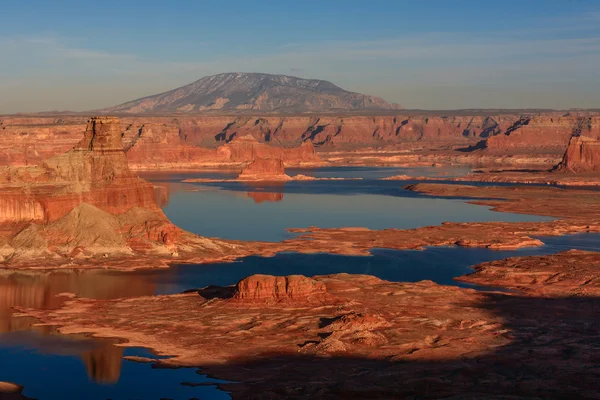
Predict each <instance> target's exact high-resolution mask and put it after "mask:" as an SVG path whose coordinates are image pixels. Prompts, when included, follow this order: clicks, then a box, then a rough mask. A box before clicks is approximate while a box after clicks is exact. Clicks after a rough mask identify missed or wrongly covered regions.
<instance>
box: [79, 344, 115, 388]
mask: <svg viewBox="0 0 600 400" xmlns="http://www.w3.org/2000/svg"><path fill="white" fill-rule="evenodd" d="M81 358H82V359H83V362H84V363H85V366H86V369H87V372H88V376H89V377H90V379H92V380H93V381H94V382H97V383H104V384H109V383H117V382H118V381H119V377H120V376H121V363H122V360H123V348H121V347H117V346H113V345H110V344H109V345H106V346H103V347H99V348H97V349H94V350H91V351H88V352H86V353H84V354H82V355H81Z"/></svg>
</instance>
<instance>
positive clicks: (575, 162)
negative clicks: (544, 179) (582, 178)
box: [554, 136, 600, 172]
mask: <svg viewBox="0 0 600 400" xmlns="http://www.w3.org/2000/svg"><path fill="white" fill-rule="evenodd" d="M554 171H557V172H598V171H600V140H596V139H592V138H589V137H586V136H573V137H572V138H571V140H570V141H569V145H568V146H567V150H566V151H565V154H564V156H563V159H562V161H561V162H560V163H559V164H558V165H557V166H556V167H554Z"/></svg>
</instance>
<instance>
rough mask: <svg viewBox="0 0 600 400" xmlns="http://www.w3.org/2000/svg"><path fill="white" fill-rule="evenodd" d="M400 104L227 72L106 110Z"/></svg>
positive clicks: (307, 82)
mask: <svg viewBox="0 0 600 400" xmlns="http://www.w3.org/2000/svg"><path fill="white" fill-rule="evenodd" d="M399 108H401V107H399V106H398V105H392V104H389V103H388V102H386V101H385V100H383V99H380V98H378V97H373V96H365V95H363V94H360V93H353V92H348V91H346V90H344V89H342V88H340V87H338V86H336V85H334V84H333V83H331V82H327V81H322V80H316V79H302V78H296V77H294V76H286V75H269V74H257V73H225V74H219V75H213V76H207V77H204V78H202V79H200V80H198V81H196V82H194V83H191V84H189V85H186V86H182V87H180V88H177V89H174V90H171V91H168V92H165V93H160V94H157V95H154V96H148V97H144V98H141V99H138V100H134V101H130V102H127V103H124V104H121V105H118V106H115V107H110V108H107V109H105V110H101V111H106V112H110V113H115V112H118V113H134V114H139V113H156V112H163V113H164V112H178V113H193V112H202V111H212V110H217V111H226V112H227V111H230V112H231V111H248V110H250V111H252V110H260V111H267V112H268V111H276V112H299V113H302V112H308V111H318V112H323V111H333V110H336V111H339V110H344V111H355V110H389V109H399Z"/></svg>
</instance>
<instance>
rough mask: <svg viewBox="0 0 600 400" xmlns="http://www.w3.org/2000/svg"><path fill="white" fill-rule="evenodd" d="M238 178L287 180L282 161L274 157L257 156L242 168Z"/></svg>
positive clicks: (288, 178)
mask: <svg viewBox="0 0 600 400" xmlns="http://www.w3.org/2000/svg"><path fill="white" fill-rule="evenodd" d="M238 179H239V180H248V181H287V180H290V179H291V178H290V177H289V176H288V175H286V173H285V168H284V166H283V161H282V160H280V159H276V158H257V159H255V160H254V161H252V162H250V163H249V164H248V165H246V166H245V167H244V169H242V172H241V173H240V175H239V176H238Z"/></svg>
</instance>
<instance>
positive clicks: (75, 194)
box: [0, 117, 158, 223]
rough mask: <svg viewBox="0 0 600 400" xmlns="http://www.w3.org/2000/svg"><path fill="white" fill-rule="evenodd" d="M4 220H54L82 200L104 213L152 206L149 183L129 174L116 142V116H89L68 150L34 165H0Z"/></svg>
mask: <svg viewBox="0 0 600 400" xmlns="http://www.w3.org/2000/svg"><path fill="white" fill-rule="evenodd" d="M0 185H1V187H2V189H3V190H2V193H1V194H0V206H2V209H1V211H2V212H1V213H0V214H1V215H2V220H3V221H4V222H21V221H37V222H42V223H47V222H52V221H56V220H57V219H59V218H61V217H62V216H64V215H65V214H67V213H68V212H69V211H71V210H72V209H73V208H75V207H76V206H77V205H79V204H81V203H88V204H91V205H94V206H96V207H98V208H100V209H102V210H104V211H106V212H109V213H114V214H118V213H123V212H126V211H128V210H129V209H131V208H132V207H143V208H147V209H150V210H155V211H157V210H158V207H157V206H156V203H155V200H154V189H153V187H152V185H151V184H150V183H148V182H146V181H144V180H142V179H139V178H138V177H137V176H136V175H135V174H133V173H132V172H131V171H130V170H129V167H128V164H127V158H126V156H125V152H124V151H123V146H122V143H121V130H120V123H119V120H118V119H116V118H111V117H99V118H92V119H90V121H89V122H88V124H87V127H86V130H85V133H84V138H83V139H82V140H81V141H80V142H78V143H77V144H75V146H74V147H73V149H71V150H70V151H68V152H66V153H64V154H61V155H57V156H54V157H52V158H49V159H48V160H46V161H44V162H42V163H41V164H40V165H38V166H36V167H29V168H11V167H9V168H5V169H4V170H2V171H1V175H0Z"/></svg>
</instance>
